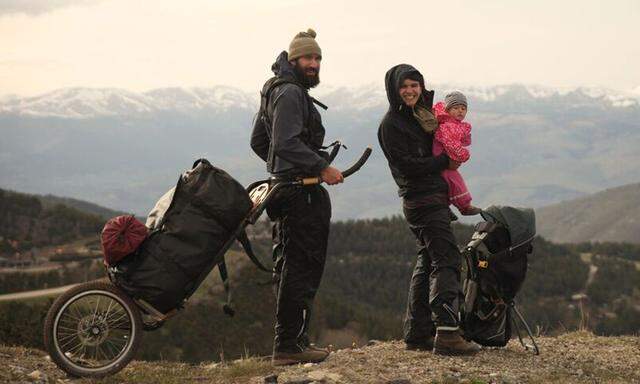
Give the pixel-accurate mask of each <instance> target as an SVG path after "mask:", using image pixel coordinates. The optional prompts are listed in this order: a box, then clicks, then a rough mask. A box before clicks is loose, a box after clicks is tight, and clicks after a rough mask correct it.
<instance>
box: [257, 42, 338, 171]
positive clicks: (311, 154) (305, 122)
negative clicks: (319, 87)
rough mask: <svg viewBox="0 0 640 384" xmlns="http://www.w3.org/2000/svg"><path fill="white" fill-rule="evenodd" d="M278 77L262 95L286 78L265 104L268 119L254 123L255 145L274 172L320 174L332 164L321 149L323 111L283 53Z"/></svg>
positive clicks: (274, 68) (276, 68)
mask: <svg viewBox="0 0 640 384" xmlns="http://www.w3.org/2000/svg"><path fill="white" fill-rule="evenodd" d="M271 70H272V71H273V73H274V74H275V77H274V78H272V79H270V80H269V81H267V82H266V83H265V85H264V87H263V89H262V94H263V95H264V94H266V92H267V90H268V89H269V88H270V87H271V86H272V84H273V82H274V81H276V80H277V79H283V80H286V82H283V83H281V84H279V85H276V86H275V87H274V88H273V89H271V90H270V95H269V97H268V102H267V105H266V106H265V117H266V122H264V121H261V119H260V117H261V116H258V118H257V119H256V122H255V123H254V127H253V132H252V134H251V148H252V149H253V151H254V152H255V153H256V154H257V155H258V156H260V158H262V159H263V160H264V161H266V162H267V171H268V172H270V173H271V174H274V175H305V176H306V175H308V176H312V175H318V174H319V173H320V171H321V170H323V169H324V168H326V167H327V166H328V165H329V163H328V162H327V160H325V158H324V157H323V156H322V152H321V151H320V149H321V147H322V142H323V141H324V134H325V130H324V127H323V126H322V120H321V117H320V113H319V112H318V110H317V109H316V107H315V105H313V102H312V100H311V97H310V96H309V95H308V93H307V92H308V90H307V89H306V88H304V87H303V86H302V85H301V84H300V82H299V81H298V79H297V78H296V73H295V71H294V68H293V66H292V65H291V63H289V61H288V60H287V52H282V53H281V54H280V55H279V56H278V58H277V59H276V62H275V63H274V64H273V66H272V67H271Z"/></svg>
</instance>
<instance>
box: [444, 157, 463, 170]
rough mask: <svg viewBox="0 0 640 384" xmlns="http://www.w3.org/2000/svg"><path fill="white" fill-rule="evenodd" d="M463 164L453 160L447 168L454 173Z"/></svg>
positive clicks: (450, 160)
mask: <svg viewBox="0 0 640 384" xmlns="http://www.w3.org/2000/svg"><path fill="white" fill-rule="evenodd" d="M461 164H462V163H461V162H459V161H455V160H452V159H449V166H448V167H447V168H449V169H450V170H452V171H455V170H456V169H458V168H459V167H460V165H461Z"/></svg>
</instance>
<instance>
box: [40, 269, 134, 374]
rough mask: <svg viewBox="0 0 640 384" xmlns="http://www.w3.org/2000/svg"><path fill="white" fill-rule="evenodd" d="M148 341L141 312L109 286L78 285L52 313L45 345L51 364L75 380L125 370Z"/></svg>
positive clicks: (96, 283)
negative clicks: (143, 336) (140, 346)
mask: <svg viewBox="0 0 640 384" xmlns="http://www.w3.org/2000/svg"><path fill="white" fill-rule="evenodd" d="M141 338H142V321H141V319H140V311H139V310H138V307H137V306H136V305H135V303H134V302H133V300H131V299H130V298H129V297H128V296H127V295H126V294H125V293H124V292H122V291H121V290H120V289H118V288H117V287H116V286H114V285H113V284H110V283H108V282H102V281H96V282H89V283H85V284H81V285H78V286H76V287H73V288H71V289H70V290H68V291H67V292H65V293H64V294H62V295H61V296H60V297H59V298H58V299H57V300H56V301H55V302H54V303H53V305H52V306H51V309H49V312H48V313H47V318H46V321H45V326H44V343H45V346H46V347H47V350H48V351H49V355H50V356H51V359H52V360H53V361H54V362H55V363H56V365H58V367H59V368H60V369H62V370H64V371H65V372H67V373H68V374H70V375H72V376H78V377H104V376H108V375H112V374H114V373H116V372H118V371H119V370H121V369H122V368H124V367H125V366H126V365H127V364H128V363H129V362H130V361H131V359H132V358H133V356H134V354H135V352H136V350H137V349H138V346H139V345H140V341H141Z"/></svg>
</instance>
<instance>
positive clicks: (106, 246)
mask: <svg viewBox="0 0 640 384" xmlns="http://www.w3.org/2000/svg"><path fill="white" fill-rule="evenodd" d="M148 232H149V231H147V227H145V226H144V224H142V223H141V222H140V221H138V220H137V219H136V218H135V216H133V215H123V216H117V217H114V218H113V219H110V220H109V221H107V223H106V224H105V225H104V228H103V229H102V233H101V234H100V243H101V245H102V254H103V256H104V264H105V265H106V266H111V265H114V264H116V263H117V262H118V261H120V260H122V259H123V258H125V257H126V256H127V255H130V254H132V253H133V252H135V251H136V249H138V247H139V246H140V244H141V243H142V242H143V241H144V239H146V238H147V234H148Z"/></svg>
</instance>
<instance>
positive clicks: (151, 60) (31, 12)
mask: <svg viewBox="0 0 640 384" xmlns="http://www.w3.org/2000/svg"><path fill="white" fill-rule="evenodd" d="M639 15H640V3H638V2H635V1H633V0H617V1H613V2H608V3H604V2H601V1H597V0H592V1H575V0H570V1H563V2H557V1H551V0H545V1H539V2H535V3H504V2H501V1H499V0H489V1H485V2H482V3H478V2H473V1H465V0H451V1H448V2H435V1H413V0H412V1H405V2H403V3H392V2H384V3H382V2H381V3H379V4H374V3H372V2H370V1H364V0H357V1H353V2H346V3H345V2H340V1H337V0H336V1H333V0H330V1H324V2H321V1H319V0H309V1H305V2H302V1H297V0H280V1H271V2H269V3H264V2H260V1H258V0H239V1H235V2H209V1H204V0H192V1H189V2H178V1H172V0H163V1H158V2H154V3H153V5H152V6H150V5H149V4H145V3H137V2H136V3H131V2H126V1H124V0H111V1H106V0H102V1H101V0H56V1H36V0H23V1H18V0H0V95H5V96H6V95H16V96H18V97H29V96H34V95H40V94H44V93H47V92H50V91H52V90H55V89H59V88H69V87H87V88H122V89H126V90H131V91H135V92H144V91H147V90H150V89H156V88H165V87H194V86H200V87H211V86H215V85H226V86H231V87H235V88H239V89H241V90H244V91H257V90H258V89H259V88H260V86H261V85H262V83H263V82H264V81H265V80H266V79H267V78H268V77H269V76H270V66H271V63H272V62H273V61H274V59H275V57H276V56H277V55H278V53H279V52H280V51H282V50H286V49H287V47H288V44H289V42H290V40H291V38H292V37H293V36H294V35H295V34H296V33H297V32H299V31H302V30H306V29H307V28H309V27H311V28H314V29H315V30H316V31H317V33H318V36H317V41H318V43H319V44H320V46H321V47H322V49H323V57H324V60H323V66H322V70H321V78H322V85H321V86H320V87H324V86H333V87H341V86H345V87H351V86H360V85H367V84H382V79H383V77H384V73H385V72H386V70H387V69H388V68H389V67H391V66H392V65H395V64H397V63H401V62H406V63H410V64H413V65H415V66H416V67H418V69H420V70H421V71H422V72H423V74H424V75H425V77H426V78H427V79H428V81H429V82H431V83H438V84H443V83H445V84H464V85H469V86H491V85H507V84H514V83H515V84H525V85H538V86H543V87H552V88H558V87H560V88H566V87H579V86H584V87H598V88H607V89H613V90H619V91H625V92H635V93H640V92H639V90H640V71H637V70H633V69H632V68H640V45H638V44H635V43H629V41H631V42H633V41H634V40H635V39H634V38H633V36H640V23H637V20H638V16H639Z"/></svg>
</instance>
